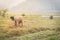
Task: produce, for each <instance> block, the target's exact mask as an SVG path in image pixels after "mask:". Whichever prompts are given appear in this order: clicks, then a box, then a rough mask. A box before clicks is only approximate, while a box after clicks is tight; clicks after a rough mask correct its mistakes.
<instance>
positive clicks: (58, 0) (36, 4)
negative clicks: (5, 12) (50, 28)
mask: <svg viewBox="0 0 60 40" xmlns="http://www.w3.org/2000/svg"><path fill="white" fill-rule="evenodd" d="M3 8H8V9H10V10H11V11H22V12H23V11H26V12H27V11H30V12H40V11H42V12H45V11H46V12H47V11H52V12H53V11H60V0H0V9H3Z"/></svg>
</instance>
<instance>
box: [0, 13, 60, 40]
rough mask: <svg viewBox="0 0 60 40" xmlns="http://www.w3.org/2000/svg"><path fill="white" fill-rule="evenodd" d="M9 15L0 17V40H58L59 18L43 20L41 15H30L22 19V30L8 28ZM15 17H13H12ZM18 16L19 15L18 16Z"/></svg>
mask: <svg viewBox="0 0 60 40" xmlns="http://www.w3.org/2000/svg"><path fill="white" fill-rule="evenodd" d="M12 15H14V14H10V15H8V16H7V17H5V18H3V17H1V16H0V40H58V39H59V35H60V21H59V20H60V18H53V19H49V18H44V17H41V16H42V15H40V14H38V15H35V14H30V15H26V16H24V17H23V24H24V26H23V27H22V28H19V27H17V28H15V27H12V28H11V27H10V26H11V25H12V24H13V21H11V20H10V18H9V17H10V16H12ZM14 16H15V15H14ZM19 16H20V15H19Z"/></svg>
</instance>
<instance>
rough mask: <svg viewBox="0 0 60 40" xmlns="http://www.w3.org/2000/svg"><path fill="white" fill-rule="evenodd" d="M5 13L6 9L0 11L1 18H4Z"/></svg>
mask: <svg viewBox="0 0 60 40" xmlns="http://www.w3.org/2000/svg"><path fill="white" fill-rule="evenodd" d="M7 11H8V10H7V9H3V10H2V12H1V14H2V17H5V15H6V13H7Z"/></svg>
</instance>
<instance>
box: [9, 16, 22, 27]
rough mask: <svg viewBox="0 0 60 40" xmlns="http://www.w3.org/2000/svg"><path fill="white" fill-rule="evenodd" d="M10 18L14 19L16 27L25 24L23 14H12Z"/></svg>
mask: <svg viewBox="0 0 60 40" xmlns="http://www.w3.org/2000/svg"><path fill="white" fill-rule="evenodd" d="M10 19H11V20H12V21H14V25H15V26H16V27H22V26H23V21H22V16H11V17H10Z"/></svg>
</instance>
